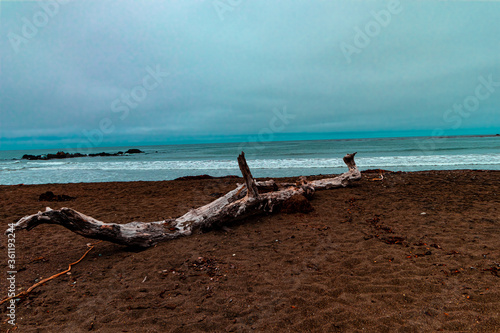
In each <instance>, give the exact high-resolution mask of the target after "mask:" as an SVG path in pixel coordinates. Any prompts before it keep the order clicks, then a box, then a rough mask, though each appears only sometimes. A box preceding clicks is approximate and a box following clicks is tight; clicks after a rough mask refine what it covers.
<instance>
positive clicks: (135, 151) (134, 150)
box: [125, 148, 144, 154]
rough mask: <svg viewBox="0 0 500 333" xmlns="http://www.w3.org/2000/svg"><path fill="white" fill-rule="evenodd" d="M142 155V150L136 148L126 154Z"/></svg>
mask: <svg viewBox="0 0 500 333" xmlns="http://www.w3.org/2000/svg"><path fill="white" fill-rule="evenodd" d="M141 153H144V152H143V151H142V150H140V149H135V148H131V149H129V150H127V151H126V152H125V154H141Z"/></svg>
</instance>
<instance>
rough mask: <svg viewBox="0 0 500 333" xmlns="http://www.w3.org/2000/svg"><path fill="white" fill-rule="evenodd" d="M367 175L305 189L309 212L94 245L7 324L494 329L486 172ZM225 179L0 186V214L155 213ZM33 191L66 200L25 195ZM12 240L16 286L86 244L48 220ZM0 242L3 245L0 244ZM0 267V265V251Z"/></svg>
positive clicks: (118, 216)
mask: <svg viewBox="0 0 500 333" xmlns="http://www.w3.org/2000/svg"><path fill="white" fill-rule="evenodd" d="M378 175H379V173H378V172H372V173H366V172H365V173H363V177H362V179H361V180H360V181H358V182H356V183H354V185H353V186H351V187H346V188H339V189H332V190H323V191H317V192H316V193H315V194H314V196H313V198H312V199H311V200H310V203H311V205H312V207H313V208H314V210H313V211H312V212H310V213H308V214H303V213H295V214H285V213H276V214H272V215H259V216H255V217H252V218H248V219H245V220H243V221H239V222H233V223H231V224H230V225H228V229H224V230H220V229H218V230H211V231H208V232H205V233H195V234H193V235H191V236H187V237H182V238H179V239H176V240H172V241H168V242H164V243H160V244H158V245H157V246H155V247H153V248H150V249H147V250H145V251H137V250H133V249H128V248H126V247H124V246H120V245H116V244H112V243H109V242H103V243H100V244H97V245H96V247H95V249H93V250H92V251H91V252H90V253H89V254H88V255H87V256H86V257H85V258H84V259H83V260H82V262H80V263H79V264H78V265H76V266H75V267H74V268H73V269H72V270H71V275H67V274H65V275H63V276H60V277H58V278H56V279H54V280H52V281H49V282H47V283H45V284H44V285H42V286H40V287H38V288H37V289H36V291H35V292H34V293H33V294H31V295H30V296H29V297H28V298H27V299H26V300H23V301H22V302H21V303H19V304H16V316H17V320H16V322H17V324H18V325H19V329H20V330H22V331H23V332H37V331H53V330H60V331H72V332H83V331H88V330H96V331H110V332H112V331H113V332H114V331H120V330H124V329H126V330H129V331H143V332H146V331H151V332H155V331H172V332H186V331H189V332H205V331H240V332H247V331H283V330H290V331H310V332H324V331H356V330H362V329H365V330H371V331H377V332H382V331H391V330H398V331H438V330H445V331H484V332H493V331H495V330H496V329H498V327H500V303H499V302H498V299H499V297H500V280H499V279H500V277H499V274H500V267H499V266H497V264H498V263H500V244H499V243H498V239H500V218H499V211H498V209H499V207H500V182H499V181H498V179H500V177H499V176H500V171H495V170H484V171H483V170H481V171H474V170H458V171H456V170H448V171H417V172H394V173H385V174H384V179H383V180H381V181H378V180H372V179H374V178H378ZM316 177H318V178H321V177H322V176H316ZM308 178H310V179H313V178H314V177H308ZM273 179H275V180H277V181H280V180H290V181H295V180H296V177H292V178H273ZM238 182H239V183H241V182H242V178H216V179H188V180H172V181H153V182H149V181H148V182H146V181H137V182H109V183H67V184H40V185H23V186H19V185H2V186H0V202H1V204H2V208H3V209H2V210H1V211H0V218H1V220H2V221H3V223H2V227H3V228H4V229H7V225H8V223H12V222H16V221H17V220H18V219H19V218H20V217H23V216H25V215H29V214H34V213H36V212H37V211H40V210H44V209H45V207H46V206H50V207H51V208H53V209H59V208H61V207H71V208H73V209H75V210H78V211H80V212H82V213H84V214H86V215H89V216H92V217H94V218H96V219H99V220H101V221H103V222H114V223H127V222H131V221H144V222H149V221H160V220H163V219H165V218H169V217H175V216H180V215H182V214H184V213H186V212H187V211H189V210H190V209H192V208H195V207H199V206H202V205H204V204H206V203H209V202H211V201H213V200H215V199H216V198H217V197H218V196H219V195H220V194H224V193H226V192H228V191H230V190H233V189H234V188H235V186H236V183H238ZM46 191H52V192H53V193H54V194H55V195H61V196H62V195H67V196H69V197H74V198H75V199H74V200H71V201H60V202H59V201H39V196H40V195H41V194H43V193H45V192H46ZM15 239H16V256H17V257H16V265H17V266H18V267H16V269H17V274H16V287H17V288H22V290H26V289H27V288H28V287H30V286H31V285H33V284H34V283H36V281H37V280H38V281H39V280H40V279H41V278H46V277H49V276H51V275H53V274H56V273H58V272H60V271H61V270H64V269H66V268H67V267H68V266H67V265H68V264H69V263H72V262H74V261H76V260H78V259H79V258H80V257H81V256H82V254H83V252H85V251H86V250H87V249H88V247H87V245H86V244H87V243H96V242H95V240H89V239H86V238H83V237H81V236H78V235H76V234H74V233H72V232H71V231H69V230H66V229H64V228H63V227H60V226H57V225H41V226H39V227H37V228H35V229H33V230H31V231H29V232H28V231H18V232H16V236H15ZM0 251H2V252H3V253H5V255H6V254H7V247H6V242H1V243H0ZM0 268H1V270H2V271H4V272H6V271H7V261H6V260H2V261H1V262H0ZM2 293H4V294H5V293H6V289H4V288H2ZM5 296H6V295H5ZM5 296H4V295H2V297H1V298H3V297H5ZM103 309H105V311H103ZM6 311H7V309H6V307H5V304H4V305H2V306H1V307H0V312H2V315H4V316H5V314H6V313H7V312H6ZM0 328H1V329H4V330H7V329H8V328H11V326H10V325H9V324H8V323H5V322H2V323H0Z"/></svg>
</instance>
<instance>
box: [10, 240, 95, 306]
mask: <svg viewBox="0 0 500 333" xmlns="http://www.w3.org/2000/svg"><path fill="white" fill-rule="evenodd" d="M99 243H102V241H99V242H97V243H95V244H92V245H91V246H88V245H87V246H88V247H89V248H88V250H87V251H85V253H84V254H83V255H82V256H81V257H80V259H78V260H77V261H75V262H73V263H71V264H69V266H68V269H66V270H64V271H62V272H59V273H57V274H54V275H52V276H50V277H48V278H46V279H43V280H41V281H38V282H37V283H35V284H34V285H32V286H31V287H29V288H28V289H26V290H25V291H21V292H20V293H19V294H17V295H15V296H12V297H7V298H4V299H3V300H2V301H0V305H2V304H3V303H5V302H8V301H10V300H11V299H13V298H15V299H17V298H23V297H26V296H28V294H29V293H31V292H32V291H33V290H34V289H35V288H36V287H38V286H40V285H42V284H44V283H46V282H48V281H50V280H52V279H55V278H56V277H58V276H61V275H64V274H67V275H71V272H70V271H71V268H72V267H73V266H74V265H76V264H78V263H79V262H80V261H82V260H83V258H85V256H86V255H87V253H89V252H90V251H91V250H92V249H93V248H94V247H95V246H96V245H97V244H99Z"/></svg>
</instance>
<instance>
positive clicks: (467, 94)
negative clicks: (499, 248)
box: [0, 0, 500, 149]
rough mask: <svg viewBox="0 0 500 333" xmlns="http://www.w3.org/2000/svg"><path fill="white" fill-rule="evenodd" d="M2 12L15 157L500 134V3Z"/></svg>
mask: <svg viewBox="0 0 500 333" xmlns="http://www.w3.org/2000/svg"><path fill="white" fill-rule="evenodd" d="M0 6H1V9H0V10H1V13H0V21H1V23H0V37H1V39H0V57H1V58H0V108H1V109H0V149H16V148H18V149H26V148H44V147H70V146H74V147H76V146H81V147H92V146H111V145H128V144H154V143H165V144H169V143H188V142H214V141H246V140H248V139H249V138H250V139H256V140H268V139H272V140H283V139H289V140H290V139H327V138H349V137H377V136H404V135H460V134H495V133H498V132H500V66H499V65H500V39H499V36H500V25H499V24H498V18H499V17H500V2H492V1H485V2H478V1H475V2H472V1H470V2H469V1H439V2H438V1H413V0H412V1H401V2H400V3H399V4H398V2H394V1H352V0H345V1H342V0H335V1H333V0H332V1H326V0H303V1H301V0H297V1H277V0H275V1H270V0H206V1H201V0H198V1H195V0H193V1H132V0H116V1H109V0H108V1H102V0H99V1H97V0H85V1H83V0H82V1H79V0H75V1H62V0H61V1H59V2H56V1H7V2H5V1H1V2H0Z"/></svg>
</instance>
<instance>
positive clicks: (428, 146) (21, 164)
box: [0, 136, 500, 185]
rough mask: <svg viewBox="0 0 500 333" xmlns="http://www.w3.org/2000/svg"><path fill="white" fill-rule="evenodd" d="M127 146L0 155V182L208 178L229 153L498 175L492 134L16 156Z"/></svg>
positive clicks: (311, 163)
mask: <svg viewBox="0 0 500 333" xmlns="http://www.w3.org/2000/svg"><path fill="white" fill-rule="evenodd" d="M129 148H132V147H131V146H128V147H109V148H102V147H101V148H92V149H88V150H85V151H78V150H71V149H45V150H24V151H13V150H11V151H0V184H1V185H12V184H47V183H79V182H113V181H139V180H144V181H152V180H170V179H175V178H177V177H181V176H192V175H200V174H208V175H211V176H225V175H239V174H240V172H239V169H238V165H237V162H236V157H237V155H238V154H239V153H240V152H241V151H244V152H245V154H246V157H247V160H248V164H249V166H250V168H251V170H252V173H253V175H254V176H255V177H257V178H258V177H285V176H299V175H306V176H307V175H317V174H338V173H342V172H344V171H346V167H345V165H344V163H343V162H342V157H343V156H344V155H345V154H346V153H352V152H357V153H358V154H357V155H356V162H357V164H358V166H359V168H360V169H361V170H365V169H374V168H382V169H388V170H392V171H420V170H454V169H489V170H500V136H467V137H444V138H438V137H423V138H383V139H349V140H320V141H282V142H246V143H214V144H192V145H161V146H142V147H141V146H139V147H133V148H139V149H141V150H142V151H144V152H145V153H144V154H132V155H127V156H111V157H80V158H70V159H59V160H35V161H30V160H23V159H21V157H22V156H23V155H24V154H32V155H41V154H47V153H56V152H57V151H58V150H64V151H66V152H80V153H99V152H109V153H113V152H118V151H126V150H127V149H129Z"/></svg>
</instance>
